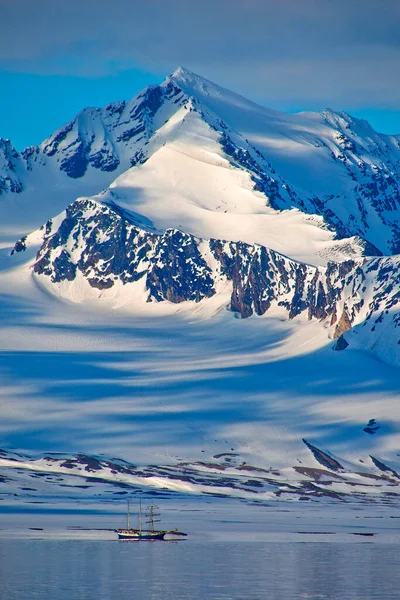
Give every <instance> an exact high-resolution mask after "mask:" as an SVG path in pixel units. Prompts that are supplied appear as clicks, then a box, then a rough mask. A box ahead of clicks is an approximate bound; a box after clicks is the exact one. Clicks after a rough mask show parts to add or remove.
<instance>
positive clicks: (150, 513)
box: [146, 504, 161, 531]
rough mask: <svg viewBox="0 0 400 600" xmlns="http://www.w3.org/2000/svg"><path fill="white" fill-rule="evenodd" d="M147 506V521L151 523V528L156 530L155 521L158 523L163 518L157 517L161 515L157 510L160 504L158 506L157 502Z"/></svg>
mask: <svg viewBox="0 0 400 600" xmlns="http://www.w3.org/2000/svg"><path fill="white" fill-rule="evenodd" d="M146 508H147V513H146V517H147V519H146V523H148V525H149V530H150V531H154V523H158V522H159V521H160V520H161V519H157V517H160V516H161V515H160V513H159V512H156V511H157V510H158V506H156V505H155V504H150V505H149V506H146Z"/></svg>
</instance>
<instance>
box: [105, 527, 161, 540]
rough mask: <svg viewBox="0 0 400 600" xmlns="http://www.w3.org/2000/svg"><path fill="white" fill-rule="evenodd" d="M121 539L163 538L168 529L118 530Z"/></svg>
mask: <svg viewBox="0 0 400 600" xmlns="http://www.w3.org/2000/svg"><path fill="white" fill-rule="evenodd" d="M117 533H118V539H120V540H132V541H141V540H163V539H164V536H165V534H166V533H167V532H166V531H136V530H132V531H117Z"/></svg>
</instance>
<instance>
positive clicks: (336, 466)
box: [303, 438, 343, 471]
mask: <svg viewBox="0 0 400 600" xmlns="http://www.w3.org/2000/svg"><path fill="white" fill-rule="evenodd" d="M303 442H304V443H305V445H306V446H307V448H309V449H310V450H311V452H312V453H313V455H314V457H315V458H316V459H317V461H318V462H319V463H320V464H321V465H323V466H324V467H326V468H327V469H331V470H332V471H342V470H343V466H342V465H341V464H340V462H338V461H337V460H336V459H334V458H333V457H332V456H330V455H329V454H327V453H326V452H323V451H322V450H320V449H319V448H317V447H316V446H313V445H312V444H310V442H307V440H305V439H304V438H303Z"/></svg>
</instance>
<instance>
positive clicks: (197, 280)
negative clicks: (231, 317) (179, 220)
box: [147, 230, 215, 303]
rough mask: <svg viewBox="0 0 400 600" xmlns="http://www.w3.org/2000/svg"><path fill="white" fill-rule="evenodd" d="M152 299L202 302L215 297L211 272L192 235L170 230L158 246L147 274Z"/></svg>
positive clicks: (161, 237)
mask: <svg viewBox="0 0 400 600" xmlns="http://www.w3.org/2000/svg"><path fill="white" fill-rule="evenodd" d="M147 287H148V289H149V292H150V294H149V300H150V299H154V300H156V301H158V302H160V301H161V300H169V301H170V302H175V303H178V302H184V301H185V300H192V301H194V302H199V301H200V300H202V299H203V298H210V297H211V296H213V295H214V294H215V291H214V282H213V279H212V272H211V269H210V267H209V266H208V265H207V263H206V261H205V260H204V258H203V257H202V255H201V254H200V251H199V249H198V246H197V243H196V240H195V238H193V236H190V235H188V234H186V233H182V232H181V231H177V230H168V231H166V232H165V234H164V235H163V236H160V237H159V238H158V240H157V242H156V245H155V251H154V255H153V260H152V266H151V268H150V270H149V273H148V275H147Z"/></svg>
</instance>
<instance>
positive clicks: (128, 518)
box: [126, 500, 131, 531]
mask: <svg viewBox="0 0 400 600" xmlns="http://www.w3.org/2000/svg"><path fill="white" fill-rule="evenodd" d="M130 516H131V513H130V504H129V500H128V513H127V515H126V528H127V530H128V531H129V529H130V528H131V523H130V521H131V520H130Z"/></svg>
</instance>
